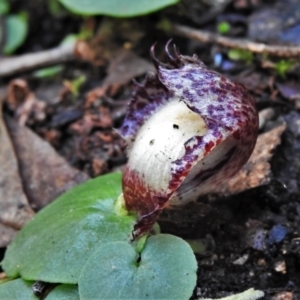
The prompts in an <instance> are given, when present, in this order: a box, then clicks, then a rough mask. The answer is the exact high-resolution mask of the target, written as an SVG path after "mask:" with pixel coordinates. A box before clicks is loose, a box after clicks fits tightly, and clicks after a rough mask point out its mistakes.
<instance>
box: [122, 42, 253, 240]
mask: <svg viewBox="0 0 300 300" xmlns="http://www.w3.org/2000/svg"><path fill="white" fill-rule="evenodd" d="M169 46H170V42H169V43H168V44H167V45H166V48H165V51H166V53H167V55H168V59H169V63H168V64H163V63H161V62H159V61H158V60H157V59H156V57H155V54H154V46H153V47H152V48H151V56H152V60H153V62H154V65H155V67H156V70H157V73H156V74H147V77H146V79H145V80H144V82H143V83H142V84H139V83H136V84H135V91H134V93H133V96H132V99H131V102H130V104H129V107H128V112H127V115H126V118H125V121H124V123H123V125H122V127H121V129H120V133H121V135H122V136H123V138H124V139H125V140H126V141H127V144H128V157H129V158H128V163H127V165H126V167H125V171H124V174H123V182H122V184H123V196H124V199H125V204H126V208H127V209H128V210H130V211H136V212H137V215H138V222H137V223H136V225H135V228H134V235H135V236H139V235H141V234H143V233H144V232H146V231H149V230H150V229H151V228H152V226H153V224H154V222H155V220H156V219H157V217H158V216H159V214H160V213H161V211H162V209H163V208H164V207H165V206H166V205H182V204H185V203H187V202H190V201H195V200H197V199H198V197H199V196H200V195H204V194H207V193H209V192H212V191H213V190H214V189H215V188H216V187H217V186H218V185H220V183H222V182H223V181H224V180H226V179H228V178H230V177H231V176H233V175H234V174H235V173H237V172H238V171H239V170H240V169H241V167H242V166H243V165H244V164H245V163H246V162H247V160H248V158H249V156H250V155H251V153H252V150H253V148H254V146H255V142H256V138H257V131H258V114H257V111H256V108H255V101H254V99H253V98H252V96H251V95H250V93H249V91H247V89H246V88H245V87H244V86H242V85H240V84H238V83H235V82H233V81H231V80H229V79H228V78H226V77H225V76H223V75H221V74H219V73H217V72H215V71H212V70H209V69H208V68H207V67H206V66H205V65H204V64H203V63H202V62H201V61H200V60H199V59H198V57H197V56H196V55H194V56H192V57H190V56H183V55H181V54H180V53H179V51H178V49H177V48H176V46H175V45H174V51H173V54H171V53H170V51H169Z"/></svg>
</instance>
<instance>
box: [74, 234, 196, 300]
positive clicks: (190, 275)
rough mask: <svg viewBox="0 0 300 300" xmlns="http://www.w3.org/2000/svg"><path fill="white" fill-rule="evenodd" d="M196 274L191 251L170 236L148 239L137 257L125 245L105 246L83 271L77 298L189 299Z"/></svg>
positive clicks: (115, 243) (121, 243) (118, 243)
mask: <svg viewBox="0 0 300 300" xmlns="http://www.w3.org/2000/svg"><path fill="white" fill-rule="evenodd" d="M99 262H101V267H99ZM196 271H197V262H196V259H195V256H194V254H193V251H192V249H191V248H190V246H189V245H188V244H187V243H186V242H185V241H183V240H182V239H180V238H178V237H175V236H172V235H168V234H159V235H155V236H151V237H149V239H148V240H147V242H146V245H145V247H144V249H143V251H142V253H141V254H140V257H139V254H138V253H137V252H136V251H135V249H134V248H133V247H132V246H131V245H130V244H128V243H126V242H112V243H107V244H105V245H103V246H101V247H100V248H99V249H98V250H97V251H96V252H95V253H94V254H93V256H91V258H90V259H89V260H88V262H87V263H86V265H85V266H84V268H83V269H82V272H81V275H80V278H79V283H78V287H79V295H80V299H82V300H90V299H106V300H108V299H139V300H142V299H173V300H175V299H180V300H184V299H189V298H190V296H191V295H192V292H193V289H194V287H195V285H196Z"/></svg>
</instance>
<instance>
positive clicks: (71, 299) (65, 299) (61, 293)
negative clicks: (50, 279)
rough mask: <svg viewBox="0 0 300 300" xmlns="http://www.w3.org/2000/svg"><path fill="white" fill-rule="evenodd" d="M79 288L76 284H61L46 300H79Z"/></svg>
mask: <svg viewBox="0 0 300 300" xmlns="http://www.w3.org/2000/svg"><path fill="white" fill-rule="evenodd" d="M79 299H80V298H79V293H78V287H77V285H74V284H61V285H59V286H57V287H56V288H55V289H54V290H53V291H51V292H50V294H49V295H48V296H47V297H46V300H79Z"/></svg>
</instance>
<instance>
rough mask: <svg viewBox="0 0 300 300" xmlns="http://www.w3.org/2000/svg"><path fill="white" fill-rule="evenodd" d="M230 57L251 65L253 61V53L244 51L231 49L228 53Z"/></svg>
mask: <svg viewBox="0 0 300 300" xmlns="http://www.w3.org/2000/svg"><path fill="white" fill-rule="evenodd" d="M227 55H228V57H229V58H230V59H231V60H234V61H245V62H247V63H248V64H251V63H252V61H253V58H254V56H253V53H252V52H250V51H248V50H243V49H230V50H229V51H228V53H227Z"/></svg>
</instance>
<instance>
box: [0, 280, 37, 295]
mask: <svg viewBox="0 0 300 300" xmlns="http://www.w3.org/2000/svg"><path fill="white" fill-rule="evenodd" d="M32 284H33V282H28V281H24V280H22V279H16V280H12V281H8V282H6V283H3V284H0V299H3V300H5V299H16V300H17V299H22V300H38V297H36V296H35V295H34V293H33V291H32V288H31V287H32Z"/></svg>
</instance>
